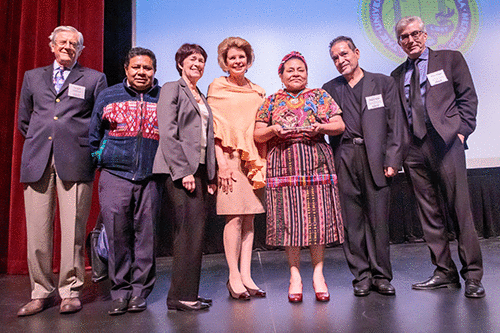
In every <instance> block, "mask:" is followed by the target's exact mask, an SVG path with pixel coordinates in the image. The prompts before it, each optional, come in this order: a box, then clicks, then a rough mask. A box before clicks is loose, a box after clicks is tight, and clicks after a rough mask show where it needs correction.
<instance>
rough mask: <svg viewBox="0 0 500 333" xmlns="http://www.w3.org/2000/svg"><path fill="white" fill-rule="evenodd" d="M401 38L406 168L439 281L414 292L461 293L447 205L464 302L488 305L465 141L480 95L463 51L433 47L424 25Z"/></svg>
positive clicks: (403, 24) (402, 24)
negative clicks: (405, 57)
mask: <svg viewBox="0 0 500 333" xmlns="http://www.w3.org/2000/svg"><path fill="white" fill-rule="evenodd" d="M395 31H396V37H397V39H398V43H399V45H400V46H401V47H402V49H403V51H404V52H405V53H406V54H408V60H407V61H405V62H404V63H403V64H401V65H400V66H399V67H398V68H396V69H395V70H394V71H393V72H392V74H391V75H392V76H393V77H394V78H395V79H396V84H397V86H398V89H399V95H400V99H401V102H402V105H403V107H404V110H405V111H406V119H407V123H406V125H407V128H408V130H407V131H406V135H407V139H408V140H407V141H408V144H409V149H408V150H407V156H406V157H405V161H404V168H405V173H406V174H407V176H409V179H410V180H411V183H412V185H413V190H414V192H415V196H416V200H417V206H418V214H419V218H420V221H421V223H422V229H423V232H424V237H425V240H426V241H427V245H428V246H429V249H430V251H431V259H432V263H433V264H434V265H436V269H435V270H434V274H433V276H432V277H431V278H429V279H428V280H426V281H424V282H421V283H415V284H414V285H413V286H412V288H413V289H417V290H429V289H437V288H446V287H448V288H460V279H459V275H458V271H457V267H456V266H455V263H454V262H453V260H452V258H451V254H450V247H449V243H448V238H447V233H446V227H445V220H444V212H443V211H442V209H441V200H442V199H443V200H444V203H445V204H446V205H447V208H448V212H449V215H450V217H451V219H452V221H453V223H454V226H455V227H456V228H455V229H456V233H457V240H458V248H459V251H458V254H459V257H460V261H461V263H462V265H463V267H462V269H461V271H460V273H461V275H462V277H463V278H464V279H465V296H467V297H474V298H478V297H484V296H485V290H484V288H483V286H482V284H481V278H482V276H483V264H482V258H481V249H480V247H479V241H478V238H477V234H476V230H475V229H474V222H473V217H472V211H471V205H470V199H469V188H468V184H467V170H466V165H465V153H464V149H465V146H466V145H465V141H466V139H467V137H468V136H469V135H470V134H471V133H472V132H473V131H474V129H475V127H476V113H477V103H478V101H477V95H476V91H475V89H474V84H473V82H472V77H471V74H470V72H469V68H468V66H467V63H466V62H465V59H464V58H463V56H462V54H461V53H459V52H458V51H450V50H443V51H433V50H431V49H429V48H428V47H426V40H427V33H426V32H425V25H424V22H423V21H422V19H421V18H420V17H417V16H409V17H404V18H402V19H401V20H400V21H399V22H398V23H397V25H396V28H395Z"/></svg>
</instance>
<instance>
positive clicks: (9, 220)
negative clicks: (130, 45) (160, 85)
mask: <svg viewBox="0 0 500 333" xmlns="http://www.w3.org/2000/svg"><path fill="white" fill-rule="evenodd" d="M0 1H1V5H0V22H2V23H1V28H0V29H1V31H0V34H1V36H4V39H3V40H4V42H3V45H2V48H1V51H0V57H1V60H2V68H3V70H4V73H3V74H2V75H1V77H0V94H2V95H1V96H0V98H1V101H2V106H3V110H2V112H0V114H1V116H0V117H1V119H0V137H1V144H0V149H1V150H0V153H1V156H2V158H1V162H0V168H1V172H2V177H1V178H0V191H1V192H0V193H2V200H0V272H7V273H9V274H20V273H27V261H26V226H25V224H26V222H25V216H24V199H23V187H22V184H20V183H19V166H20V161H21V152H22V146H23V138H22V136H21V135H20V134H19V132H18V131H17V108H18V99H19V92H20V89H21V84H22V79H23V75H24V72H25V71H27V70H29V69H33V68H36V67H41V66H46V65H49V64H50V63H52V62H53V61H54V56H53V54H52V52H51V51H50V48H49V45H48V43H49V39H48V36H49V35H50V33H51V32H52V30H53V29H54V28H55V27H56V26H59V25H71V26H74V27H75V28H76V29H78V30H79V31H81V32H82V33H83V36H84V40H85V42H84V45H85V49H84V50H83V53H82V55H81V57H80V58H79V60H78V61H79V62H80V64H82V65H83V66H86V67H90V68H93V69H96V70H100V71H102V68H103V46H104V45H103V44H104V43H103V36H104V0H43V1H37V0H16V1H13V0H0ZM94 189H95V190H94V200H93V204H92V205H93V206H92V212H91V216H90V218H89V224H88V226H87V229H88V230H91V229H92V227H93V224H94V223H95V220H96V218H97V214H98V203H97V200H96V199H97V191H96V187H94ZM9 193H10V197H9ZM55 230H56V237H55V238H54V267H58V266H59V256H60V254H59V253H60V246H59V242H60V230H59V223H58V221H57V218H56V223H55Z"/></svg>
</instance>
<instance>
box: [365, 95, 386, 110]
mask: <svg viewBox="0 0 500 333" xmlns="http://www.w3.org/2000/svg"><path fill="white" fill-rule="evenodd" d="M365 98H366V106H367V107H368V110H372V109H377V108H383V107H384V99H383V98H382V94H378V95H373V96H367V97H365Z"/></svg>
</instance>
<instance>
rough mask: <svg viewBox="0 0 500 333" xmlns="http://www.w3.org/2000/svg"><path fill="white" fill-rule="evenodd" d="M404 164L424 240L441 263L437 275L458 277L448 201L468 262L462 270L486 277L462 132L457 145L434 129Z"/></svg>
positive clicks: (467, 274)
mask: <svg viewBox="0 0 500 333" xmlns="http://www.w3.org/2000/svg"><path fill="white" fill-rule="evenodd" d="M404 168H405V172H406V174H407V175H408V176H409V179H410V181H411V183H412V186H413V190H414V192H415V196H416V201H417V207H418V216H419V219H420V222H421V223H422V229H423V232H424V238H425V240H426V241H427V245H428V247H429V250H430V252H431V260H432V263H433V264H434V265H435V266H436V270H435V272H434V273H435V274H438V275H442V276H449V277H454V276H456V275H458V272H457V267H456V266H455V263H454V262H453V260H452V258H451V253H450V246H449V242H448V237H447V231H446V225H445V223H446V222H445V221H446V220H445V216H444V212H443V211H442V209H441V205H440V204H441V203H442V202H444V204H445V205H446V207H447V208H448V212H449V215H450V217H451V220H452V222H453V224H454V228H455V232H456V234H457V240H458V255H459V258H460V262H461V263H462V269H461V271H460V273H461V275H462V277H463V278H464V279H468V278H470V279H478V280H481V278H482V276H483V263H482V257H481V249H480V246H479V241H478V238H477V233H476V230H475V227H474V220H473V217H472V210H471V203H470V198H469V186H468V183H467V169H466V164H465V152H464V145H463V144H462V142H461V141H460V139H459V138H458V136H457V138H456V139H455V142H454V143H453V144H451V145H450V146H446V144H445V143H444V141H443V140H442V139H441V137H440V136H439V135H438V134H437V133H436V131H435V130H434V129H433V128H432V127H429V128H428V134H427V136H425V137H424V139H423V140H419V139H417V138H415V137H414V138H413V142H412V143H411V145H410V148H409V152H408V156H407V158H406V160H405V162H404Z"/></svg>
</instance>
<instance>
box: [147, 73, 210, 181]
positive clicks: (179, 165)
mask: <svg viewBox="0 0 500 333" xmlns="http://www.w3.org/2000/svg"><path fill="white" fill-rule="evenodd" d="M200 96H201V98H202V100H203V103H205V106H206V107H207V110H208V113H209V118H208V124H207V133H206V137H207V148H206V167H207V173H208V180H209V181H214V180H215V148H214V125H213V116H212V110H211V109H210V106H209V105H208V103H207V100H206V99H205V96H203V94H201V92H200ZM157 113H158V129H159V132H160V142H159V146H158V150H157V151H156V157H155V161H154V164H153V173H164V174H170V176H171V177H172V180H174V181H175V180H178V179H182V178H184V177H186V176H189V175H194V174H195V173H196V170H197V169H198V166H199V164H200V154H201V135H202V133H201V115H200V109H199V106H198V103H197V102H196V100H195V99H194V96H193V94H192V93H191V91H190V90H189V87H188V86H187V84H186V82H185V81H184V79H182V78H181V79H179V80H178V81H174V82H167V83H165V85H163V87H162V88H161V92H160V100H159V101H158V108H157Z"/></svg>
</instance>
